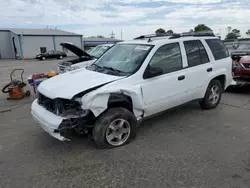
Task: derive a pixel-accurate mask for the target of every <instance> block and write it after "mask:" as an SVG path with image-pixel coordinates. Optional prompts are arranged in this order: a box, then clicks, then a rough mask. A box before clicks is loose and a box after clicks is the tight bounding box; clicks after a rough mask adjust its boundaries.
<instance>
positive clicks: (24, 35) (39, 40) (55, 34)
mask: <svg viewBox="0 0 250 188" xmlns="http://www.w3.org/2000/svg"><path fill="white" fill-rule="evenodd" d="M62 42H71V43H73V44H74V45H76V46H78V47H80V48H81V49H83V48H84V47H83V42H82V35H79V34H75V33H70V32H66V31H61V30H54V29H0V59H15V58H21V59H24V58H34V57H35V56H36V54H38V53H41V52H46V51H50V50H57V51H65V52H66V53H67V55H68V56H71V55H74V54H72V53H71V52H69V51H67V50H66V49H63V48H62V47H61V46H60V43H62Z"/></svg>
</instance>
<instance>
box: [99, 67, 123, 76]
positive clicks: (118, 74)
mask: <svg viewBox="0 0 250 188" xmlns="http://www.w3.org/2000/svg"><path fill="white" fill-rule="evenodd" d="M102 68H104V69H109V70H111V71H113V72H114V73H115V74H116V75H117V76H120V72H121V71H119V70H116V69H114V68H112V67H102Z"/></svg>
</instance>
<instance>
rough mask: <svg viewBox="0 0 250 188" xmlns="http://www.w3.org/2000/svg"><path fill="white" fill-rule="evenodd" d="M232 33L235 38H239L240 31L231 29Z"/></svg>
mask: <svg viewBox="0 0 250 188" xmlns="http://www.w3.org/2000/svg"><path fill="white" fill-rule="evenodd" d="M232 33H234V34H235V35H236V36H237V38H238V37H241V34H240V30H238V29H233V30H232Z"/></svg>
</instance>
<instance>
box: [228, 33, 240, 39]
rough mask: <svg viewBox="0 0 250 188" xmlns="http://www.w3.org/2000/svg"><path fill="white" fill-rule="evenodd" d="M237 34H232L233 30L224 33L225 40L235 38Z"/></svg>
mask: <svg viewBox="0 0 250 188" xmlns="http://www.w3.org/2000/svg"><path fill="white" fill-rule="evenodd" d="M237 38H238V37H237V35H236V34H234V33H233V32H230V33H228V34H227V35H226V40H234V39H237Z"/></svg>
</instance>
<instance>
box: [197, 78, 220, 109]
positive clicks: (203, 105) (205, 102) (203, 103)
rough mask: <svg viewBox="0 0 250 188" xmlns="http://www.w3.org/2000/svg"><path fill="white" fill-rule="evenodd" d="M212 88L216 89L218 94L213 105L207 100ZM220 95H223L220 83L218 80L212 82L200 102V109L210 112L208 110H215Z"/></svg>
mask: <svg viewBox="0 0 250 188" xmlns="http://www.w3.org/2000/svg"><path fill="white" fill-rule="evenodd" d="M213 87H218V94H219V97H218V100H217V102H215V103H212V102H211V101H210V100H209V97H210V94H211V90H212V88H213ZM222 93H223V88H222V84H221V82H220V81H219V80H212V81H211V82H210V83H209V85H208V88H207V91H206V94H205V97H204V98H203V100H202V101H201V102H200V106H201V108H203V109H205V110H210V109H214V108H216V107H217V106H218V104H219V103H220V100H221V96H222Z"/></svg>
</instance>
